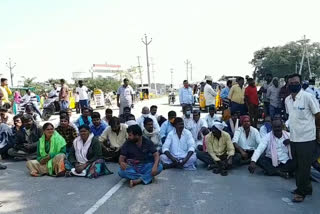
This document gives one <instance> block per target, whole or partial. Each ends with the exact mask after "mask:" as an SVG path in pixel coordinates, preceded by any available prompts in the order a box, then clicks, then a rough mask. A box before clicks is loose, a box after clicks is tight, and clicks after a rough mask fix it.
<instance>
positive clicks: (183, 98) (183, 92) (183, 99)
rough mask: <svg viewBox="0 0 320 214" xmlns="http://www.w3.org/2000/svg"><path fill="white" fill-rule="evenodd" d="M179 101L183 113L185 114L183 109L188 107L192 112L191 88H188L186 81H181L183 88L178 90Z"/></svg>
mask: <svg viewBox="0 0 320 214" xmlns="http://www.w3.org/2000/svg"><path fill="white" fill-rule="evenodd" d="M179 100H180V105H181V106H182V111H183V112H185V108H186V107H187V106H189V107H190V108H191V111H192V104H193V95H192V88H191V87H190V86H189V83H188V80H184V81H183V87H182V88H180V90H179Z"/></svg>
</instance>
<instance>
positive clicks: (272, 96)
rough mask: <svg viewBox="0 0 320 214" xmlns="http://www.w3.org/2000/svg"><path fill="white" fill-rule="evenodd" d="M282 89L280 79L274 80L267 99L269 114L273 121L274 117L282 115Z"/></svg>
mask: <svg viewBox="0 0 320 214" xmlns="http://www.w3.org/2000/svg"><path fill="white" fill-rule="evenodd" d="M279 94H280V87H279V81H278V78H276V77H275V78H273V80H272V84H271V86H270V87H269V88H268V91H267V95H266V96H267V98H268V100H269V101H270V103H269V114H270V117H271V119H272V120H273V118H274V116H275V115H277V114H280V113H281V99H280V96H279Z"/></svg>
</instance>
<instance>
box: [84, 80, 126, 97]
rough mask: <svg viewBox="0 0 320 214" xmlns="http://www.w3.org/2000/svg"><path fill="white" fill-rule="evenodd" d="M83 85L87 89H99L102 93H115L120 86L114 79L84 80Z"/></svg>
mask: <svg viewBox="0 0 320 214" xmlns="http://www.w3.org/2000/svg"><path fill="white" fill-rule="evenodd" d="M83 82H84V83H83V84H84V85H85V86H87V87H88V88H89V89H91V90H94V89H101V90H102V91H103V92H105V93H106V92H112V91H117V89H118V87H119V86H120V85H121V82H120V81H119V80H116V79H114V78H111V77H109V78H97V79H85V80H84V81H83Z"/></svg>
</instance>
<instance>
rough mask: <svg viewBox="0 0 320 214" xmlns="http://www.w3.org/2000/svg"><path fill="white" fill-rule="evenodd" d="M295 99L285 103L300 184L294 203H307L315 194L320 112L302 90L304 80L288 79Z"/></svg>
mask: <svg viewBox="0 0 320 214" xmlns="http://www.w3.org/2000/svg"><path fill="white" fill-rule="evenodd" d="M288 88H289V90H290V93H291V95H289V96H288V97H287V98H286V100H285V105H286V110H287V113H288V114H289V127H290V141H291V148H292V155H293V158H294V159H295V161H296V169H295V175H296V184H297V189H296V190H294V191H293V193H294V198H293V200H292V201H293V202H303V201H304V198H305V196H306V195H311V194H312V185H311V181H310V171H311V165H312V162H313V161H314V159H313V156H314V152H315V151H316V140H317V141H318V142H319V138H320V132H319V130H320V109H319V103H317V101H316V99H314V97H313V96H312V95H311V94H309V93H307V92H305V91H304V90H301V76H300V75H298V74H292V75H290V76H289V77H288Z"/></svg>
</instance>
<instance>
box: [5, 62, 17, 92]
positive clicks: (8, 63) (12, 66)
mask: <svg viewBox="0 0 320 214" xmlns="http://www.w3.org/2000/svg"><path fill="white" fill-rule="evenodd" d="M6 65H7V67H8V68H9V71H10V77H11V87H13V72H12V70H13V69H14V67H16V63H13V64H12V62H11V58H9V62H6Z"/></svg>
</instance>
